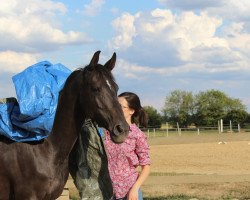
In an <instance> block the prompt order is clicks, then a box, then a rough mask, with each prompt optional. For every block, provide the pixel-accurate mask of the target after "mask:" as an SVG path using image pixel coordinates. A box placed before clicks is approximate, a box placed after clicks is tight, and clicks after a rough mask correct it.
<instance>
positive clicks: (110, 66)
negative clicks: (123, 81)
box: [104, 53, 116, 71]
mask: <svg viewBox="0 0 250 200" xmlns="http://www.w3.org/2000/svg"><path fill="white" fill-rule="evenodd" d="M115 62H116V53H113V56H112V58H110V60H109V61H107V62H106V63H105V65H104V67H107V68H108V69H109V70H110V71H111V70H112V69H113V68H114V67H115Z"/></svg>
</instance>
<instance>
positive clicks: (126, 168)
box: [105, 124, 150, 198]
mask: <svg viewBox="0 0 250 200" xmlns="http://www.w3.org/2000/svg"><path fill="white" fill-rule="evenodd" d="M105 148H106V152H107V155H108V168H109V173H110V177H111V180H112V184H113V189H114V194H115V197H116V198H123V197H125V196H126V194H127V193H128V192H129V190H130V188H131V187H132V186H133V184H134V183H135V182H136V180H137V178H138V175H139V173H138V172H137V170H136V167H137V166H138V165H140V166H142V165H149V164H150V158H149V145H148V143H147V138H146V135H145V134H144V133H143V132H142V131H141V130H140V129H139V128H138V127H137V126H136V125H135V124H132V125H130V132H129V134H128V137H127V138H126V140H125V142H124V143H121V144H115V143H114V142H113V141H112V140H111V138H110V135H109V133H108V132H106V139H105Z"/></svg>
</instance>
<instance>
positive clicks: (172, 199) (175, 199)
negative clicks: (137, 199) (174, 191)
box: [143, 195, 201, 200]
mask: <svg viewBox="0 0 250 200" xmlns="http://www.w3.org/2000/svg"><path fill="white" fill-rule="evenodd" d="M192 198H194V197H190V196H186V195H174V196H172V195H171V196H164V197H143V200H189V199H192ZM199 200H201V199H199Z"/></svg>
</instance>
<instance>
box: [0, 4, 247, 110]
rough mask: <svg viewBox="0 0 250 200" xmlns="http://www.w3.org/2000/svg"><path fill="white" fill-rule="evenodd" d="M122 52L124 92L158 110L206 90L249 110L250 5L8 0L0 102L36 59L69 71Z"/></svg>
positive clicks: (2, 27)
mask: <svg viewBox="0 0 250 200" xmlns="http://www.w3.org/2000/svg"><path fill="white" fill-rule="evenodd" d="M97 50H101V51H102V53H101V57H100V62H101V63H104V62H106V60H108V59H109V58H110V57H111V55H112V54H113V52H116V53H117V63H116V67H115V69H114V72H113V73H114V76H115V78H116V81H117V83H118V84H119V87H120V90H119V93H120V92H124V91H133V92H135V93H137V94H138V95H139V96H140V97H141V101H142V104H143V105H151V106H153V107H155V108H157V109H158V110H159V111H160V110H161V109H162V108H163V106H164V100H165V97H166V96H167V95H168V94H169V93H170V92H171V91H173V90H176V89H180V90H185V91H192V92H193V93H194V94H196V93H198V92H200V91H205V90H208V89H217V90H220V91H223V92H225V93H226V94H227V95H228V96H230V97H232V98H238V99H240V100H241V101H242V102H243V103H244V104H245V105H246V106H247V108H248V111H250V91H249V85H250V1H249V0H241V1H239V0H207V1H203V0H192V1H190V0H155V1H153V0H152V1H151V0H137V1H131V0H119V1H117V0H109V1H105V0H92V1H80V0H74V1H72V0H71V1H70V0H61V1H51V0H46V1H44V0H8V1H2V2H1V7H0V98H6V97H10V96H15V90H14V87H13V83H12V79H11V78H12V76H13V75H15V74H17V73H19V72H21V71H22V70H24V69H25V68H27V67H28V66H30V65H32V64H35V63H37V62H39V61H43V60H48V61H50V62H52V63H54V64H56V63H62V64H63V65H65V66H67V67H68V68H70V69H71V70H74V69H76V68H78V67H80V66H84V65H86V64H88V63H89V61H90V59H91V56H92V55H93V53H94V52H95V51H97Z"/></svg>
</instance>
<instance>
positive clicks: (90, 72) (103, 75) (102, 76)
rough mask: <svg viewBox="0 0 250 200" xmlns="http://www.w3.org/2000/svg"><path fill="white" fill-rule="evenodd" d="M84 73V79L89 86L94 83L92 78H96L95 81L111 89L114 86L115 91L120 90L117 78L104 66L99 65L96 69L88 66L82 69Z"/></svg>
mask: <svg viewBox="0 0 250 200" xmlns="http://www.w3.org/2000/svg"><path fill="white" fill-rule="evenodd" d="M80 70H81V71H82V72H83V73H84V79H86V80H85V81H86V82H88V84H91V83H92V80H91V78H90V77H92V78H93V77H95V81H100V82H103V84H107V85H108V86H109V87H110V84H112V85H113V86H114V89H115V90H118V85H117V84H116V81H115V78H114V76H113V75H112V73H111V71H110V70H109V69H107V68H106V67H104V66H103V65H100V64H97V65H96V66H95V67H92V66H86V67H84V68H81V69H80Z"/></svg>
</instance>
